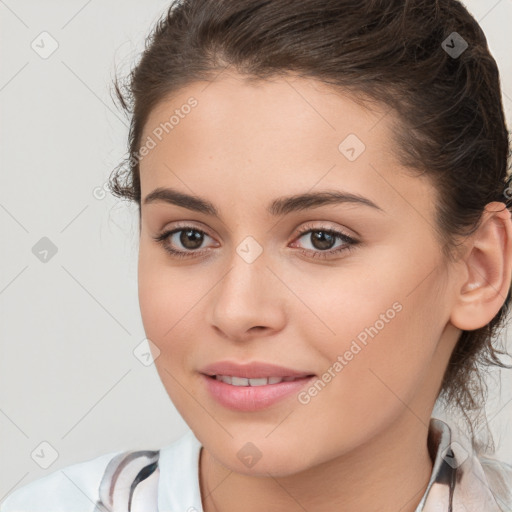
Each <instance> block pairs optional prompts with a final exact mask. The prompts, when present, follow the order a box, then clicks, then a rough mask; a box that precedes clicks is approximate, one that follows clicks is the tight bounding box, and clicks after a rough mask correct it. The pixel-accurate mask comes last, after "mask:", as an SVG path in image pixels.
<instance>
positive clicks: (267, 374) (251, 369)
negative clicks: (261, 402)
mask: <svg viewBox="0 0 512 512" xmlns="http://www.w3.org/2000/svg"><path fill="white" fill-rule="evenodd" d="M200 372H201V373H203V374H204V375H208V376H210V377H217V376H218V377H226V378H228V379H229V378H230V379H231V382H229V381H227V379H226V380H224V382H226V383H227V384H233V385H264V384H272V383H274V382H270V381H268V382H266V383H263V384H262V383H261V382H260V383H258V382H256V381H258V380H260V379H267V380H268V379H271V378H274V379H275V378H279V379H282V380H293V379H297V378H302V377H310V376H312V375H314V374H313V373H312V372H308V371H300V370H295V369H293V368H286V367H284V366H278V365H275V364H271V363H263V362H253V363H245V364H240V363H235V362H234V361H219V362H217V363H213V364H209V365H207V366H205V367H204V368H202V369H201V370H200ZM233 377H234V378H235V381H234V382H233ZM236 379H251V380H254V381H255V382H254V384H252V383H249V382H244V381H239V380H236Z"/></svg>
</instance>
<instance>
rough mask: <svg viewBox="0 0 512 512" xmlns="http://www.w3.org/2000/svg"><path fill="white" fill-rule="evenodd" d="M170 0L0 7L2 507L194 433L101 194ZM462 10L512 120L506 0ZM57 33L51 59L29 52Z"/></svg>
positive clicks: (130, 235)
mask: <svg viewBox="0 0 512 512" xmlns="http://www.w3.org/2000/svg"><path fill="white" fill-rule="evenodd" d="M168 4H169V2H168V1H167V0H165V1H164V0H150V1H149V0H146V1H144V2H143V1H140V0H122V1H121V0H108V1H100V0H89V1H85V0H72V1H71V0H68V1H63V0H62V1H49V0H46V1H36V0H32V1H29V0H5V1H2V0H0V24H1V27H0V38H1V40H0V48H1V57H0V66H1V68H0V105H1V109H2V121H1V124H0V130H1V132H0V136H1V140H2V145H1V157H0V162H1V171H2V186H1V189H0V221H1V229H2V235H1V236H2V241H1V247H2V260H1V267H0V268H1V271H0V315H1V316H0V326H1V345H0V349H1V353H0V463H1V467H0V501H1V500H2V499H3V497H5V496H6V495H7V494H8V493H10V492H11V491H13V490H14V489H16V488H17V487H19V486H21V485H25V484H27V483H29V482H30V481H32V480H34V479H36V478H39V477H41V476H43V475H45V474H47V473H49V472H51V471H54V470H57V469H59V468H62V467H64V466H66V465H69V464H72V463H75V462H78V461H82V460H86V459H90V458H93V457H96V456H98V455H100V454H103V453H107V452H113V451H116V450H124V449H129V448H147V449H152V448H159V447H161V446H165V445H166V444H169V443H171V442H172V441H173V440H175V439H176V438H177V437H179V436H180V435H181V434H182V433H184V432H185V431H186V429H187V428H188V427H187V426H186V424H185V423H184V421H183V420H182V419H181V417H180V416H179V415H178V413H177V412H176V410H175V408H174V407H173V405H172V403H171V402H170V400H169V398H168V397H167V394H166V392H165V390H164V388H163V386H162V385H161V383H160V380H159V378H158V375H157V373H156V370H155V368H154V366H152V365H150V366H145V365H144V364H143V363H142V362H141V361H140V360H139V359H137V358H136V357H135V356H134V353H133V351H134V349H136V347H138V346H139V344H140V343H141V341H142V340H143V339H144V338H145V335H144V330H143V327H142V322H141V320H140V312H139V307H138V301H137V280H136V279H137V274H136V270H137V229H138V228H137V218H136V210H135V208H134V207H129V206H128V205H127V203H122V202H120V201H118V200H117V199H115V198H113V197H111V196H110V195H109V194H108V193H107V192H105V193H104V197H102V196H103V194H102V193H101V187H102V186H103V184H104V183H105V182H106V180H107V177H108V176H109V174H110V171H111V170H112V169H113V168H114V167H115V165H117V164H118V163H119V161H120V160H121V158H122V157H123V156H124V154H125V145H126V137H127V127H128V121H127V120H126V119H125V118H124V117H123V116H122V114H121V113H120V112H119V111H117V110H116V108H115V106H114V105H113V102H112V100H111V97H110V91H109V88H110V85H111V81H112V77H113V75H114V72H115V70H116V69H117V70H118V71H119V72H120V73H121V74H126V72H127V71H128V70H129V68H130V66H131V65H132V64H133V62H134V60H135V58H136V57H137V55H138V52H139V51H140V50H141V49H142V48H143V44H144V38H145V36H146V35H147V33H148V31H149V29H150V27H151V26H152V24H153V23H154V22H155V21H156V20H157V18H158V17H159V15H160V14H161V13H162V12H163V11H164V9H165V8H166V7H167V6H168ZM467 6H468V7H469V9H470V10H471V12H472V13H473V14H474V15H475V17H476V18H477V19H479V20H481V24H482V27H483V29H484V31H485V32H486V34H487V37H488V40H489V44H490V47H491V50H492V52H493V54H494V56H495V57H496V59H497V60H498V64H499V65H500V69H501V73H502V78H503V89H504V101H505V106H506V110H507V116H508V119H509V123H510V121H511V120H512V59H511V58H510V53H509V52H510V48H512V31H511V27H512V0H500V1H496V0H493V1H488V0H471V1H468V2H467ZM43 31H46V32H48V33H49V34H50V36H44V35H43V36H41V35H40V34H41V33H42V32H43ZM52 40H55V41H56V42H57V43H58V48H57V50H56V51H55V52H54V53H53V54H52V55H51V56H49V57H48V58H46V59H44V58H42V57H41V56H40V54H38V53H36V51H35V50H34V49H33V48H32V47H31V45H32V44H33V45H34V46H35V47H36V48H38V51H39V52H43V51H48V50H49V49H51V44H52ZM33 41H34V43H33ZM43 237H47V238H49V239H50V240H51V242H52V243H53V244H55V246H56V247H57V250H58V251H57V253H56V254H55V255H54V256H53V257H51V258H50V257H48V261H47V262H42V261H40V259H38V258H37V257H36V256H35V255H34V254H33V252H32V248H33V246H34V245H35V244H36V243H37V242H38V241H39V240H40V239H41V238H43ZM509 338H510V336H509ZM508 346H509V350H511V351H512V343H511V340H510V339H509V342H508ZM510 374H512V371H509V372H508V374H507V376H506V378H504V379H503V383H502V387H503V389H504V392H503V394H502V395H501V397H500V396H499V395H498V393H497V391H498V385H497V383H498V381H491V394H492V395H491V398H490V400H489V404H488V414H489V418H490V419H491V428H492V433H493V434H494V438H495V441H496V443H497V445H498V446H497V456H499V457H500V458H502V459H504V460H507V461H508V462H509V463H512V440H511V437H510V435H507V433H508V434H509V433H510V431H511V428H512V401H511V400H512V392H511V391H510V390H511V388H512V378H511V375H510ZM507 438H508V439H507ZM42 442H47V443H49V444H50V445H51V447H53V448H49V447H48V446H47V445H41V443H42ZM52 449H53V450H55V451H56V452H57V454H58V456H57V458H56V460H55V461H54V462H53V463H52V464H51V465H50V466H49V467H48V468H47V469H43V468H42V467H40V464H43V465H45V464H48V463H50V462H51V460H52V454H53V451H52ZM31 454H33V458H32V456H31ZM36 461H37V462H38V463H39V464H38V463H36Z"/></svg>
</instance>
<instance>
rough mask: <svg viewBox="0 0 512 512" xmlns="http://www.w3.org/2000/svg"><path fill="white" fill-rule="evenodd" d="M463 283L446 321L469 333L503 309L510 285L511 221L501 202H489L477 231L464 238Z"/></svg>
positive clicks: (511, 255)
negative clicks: (466, 252)
mask: <svg viewBox="0 0 512 512" xmlns="http://www.w3.org/2000/svg"><path fill="white" fill-rule="evenodd" d="M468 243H469V244H470V246H469V248H468V249H469V251H468V256H467V257H466V258H465V261H464V262H462V261H461V262H460V263H461V265H465V268H463V269H462V270H463V271H464V282H463V283H462V286H461V287H460V290H458V291H457V296H456V302H455V304H454V307H453V310H452V315H451V317H450V321H451V323H452V324H453V325H455V326H456V327H458V328H459V329H461V330H465V331H471V330H475V329H479V328H480V327H483V326H484V325H486V324H488V323H489V322H490V321H491V320H492V319H493V318H494V316H495V315H496V314H497V313H498V311H499V310H500V308H501V307H502V306H503V303H504V302H505V299H506V297H507V294H508V290H509V288H510V285H511V275H512V220H511V214H510V211H509V210H507V208H506V206H505V204H504V203H499V202H492V203H489V204H488V205H487V206H486V208H485V210H484V212H483V214H482V220H481V224H480V226H479V228H478V229H477V231H476V232H475V233H473V235H471V237H470V238H469V239H468Z"/></svg>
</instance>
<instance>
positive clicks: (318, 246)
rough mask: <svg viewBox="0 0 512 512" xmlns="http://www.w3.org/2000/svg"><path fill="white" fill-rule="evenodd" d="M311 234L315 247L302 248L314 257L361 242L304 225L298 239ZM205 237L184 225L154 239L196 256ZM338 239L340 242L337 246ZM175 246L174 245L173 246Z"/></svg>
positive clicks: (175, 253)
mask: <svg viewBox="0 0 512 512" xmlns="http://www.w3.org/2000/svg"><path fill="white" fill-rule="evenodd" d="M306 235H309V243H310V244H311V245H312V246H313V248H307V249H301V252H302V253H303V254H305V255H307V256H312V257H313V258H318V257H319V258H328V257H331V256H335V255H337V254H339V253H341V252H343V251H348V250H350V249H352V248H353V247H354V246H355V245H357V244H358V243H359V242H358V241H357V240H355V239H354V238H352V237H350V236H348V235H346V234H345V233H343V232H341V231H337V230H335V229H332V228H324V227H321V226H320V227H318V226H317V227H312V226H306V227H304V228H303V229H302V230H301V231H300V232H299V233H298V234H297V236H296V240H300V239H301V238H304V237H306ZM205 237H208V238H211V237H210V236H209V235H207V234H206V233H205V232H204V231H202V230H200V229H197V228H195V227H193V226H183V227H180V228H176V229H173V230H168V231H164V232H162V233H161V234H159V235H157V236H156V237H154V239H155V240H156V241H157V242H158V243H159V244H161V245H162V246H163V248H164V249H165V250H166V251H167V252H168V253H169V254H171V255H172V256H175V257H178V258H186V257H194V256H195V254H194V253H202V252H204V249H201V248H200V247H201V245H202V244H203V242H204V239H205ZM336 240H340V242H341V243H340V244H339V245H338V246H336V245H335V244H336ZM178 244H181V246H182V247H184V249H185V250H179V249H175V248H174V247H176V245H178ZM173 246H174V247H173Z"/></svg>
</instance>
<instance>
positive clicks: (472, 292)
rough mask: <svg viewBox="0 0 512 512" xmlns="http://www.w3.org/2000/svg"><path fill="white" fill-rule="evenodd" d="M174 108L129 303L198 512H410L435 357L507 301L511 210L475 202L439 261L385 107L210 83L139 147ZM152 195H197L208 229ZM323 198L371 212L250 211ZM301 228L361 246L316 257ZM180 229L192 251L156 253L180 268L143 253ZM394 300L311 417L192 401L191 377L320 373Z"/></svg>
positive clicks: (193, 91)
mask: <svg viewBox="0 0 512 512" xmlns="http://www.w3.org/2000/svg"><path fill="white" fill-rule="evenodd" d="M191 96H193V97H194V98H196V99H197V101H198V104H197V106H196V107H195V108H194V109H192V110H191V112H190V113H189V114H188V115H187V116H184V117H183V118H182V119H180V122H179V124H177V125H176V126H174V128H173V129H172V130H171V131H169V133H167V134H165V135H164V136H163V137H162V140H161V141H158V143H157V144H156V147H154V148H153V149H151V151H150V152H149V153H148V154H147V155H146V156H145V157H144V158H143V159H142V160H141V163H140V168H141V197H142V205H141V226H140V227H141V230H140V252H139V300H140V307H141V314H142V319H143V323H144V328H145V331H146V335H147V337H148V338H149V339H150V340H151V341H152V342H153V343H154V344H155V346H157V347H158V349H159V350H160V355H159V357H157V358H156V360H155V364H156V367H157V370H158V372H159V375H160V378H161V379H162V382H163V384H164V386H165V388H166V390H167V392H168V394H169V396H170V398H171V399H172V401H173V403H174V404H175V406H176V408H177V409H178V411H179V412H180V414H181V415H182V416H183V418H184V419H185V421H186V422H187V423H188V425H189V426H190V428H191V429H192V430H193V431H194V433H195V435H196V436H197V438H198V439H199V440H200V442H201V443H202V445H203V449H202V450H201V455H200V471H199V473H200V474H199V477H200V486H201V494H202V499H203V507H204V510H205V512H215V511H216V512H234V511H239V510H242V509H243V510H244V511H245V512H256V511H258V512H259V511H261V510H268V511H273V512H280V511H285V510H286V511H287V512H290V511H304V510H308V511H310V512H312V511H315V512H324V511H325V512H327V511H332V510H343V511H344V512H356V511H357V512H360V511H361V510H365V511H382V512H396V511H401V512H412V511H414V510H415V508H416V506H417V504H418V503H419V501H420V499H421V497H422V495H423V493H424V492H425V489H426V485H427V482H428V480H429V478H430V474H431V471H432V462H431V460H430V457H429V454H428V451H427V433H428V424H429V419H430V416H431V412H432V409H433V406H434V403H435V400H436V397H437V395H438V393H439V390H440V385H441V380H442V376H443V373H444V370H445V368H446V365H447V362H448V359H449V357H450V354H451V352H452V351H453V348H454V346H455V343H456V341H457V338H458V336H459V334H460V331H461V329H476V328H478V327H480V326H482V325H485V324H486V323H487V322H489V321H490V320H491V319H492V317H493V316H494V315H495V314H496V312H497V311H498V310H499V308H500V307H501V305H502V304H503V302H504V299H505V297H506V292H507V288H508V285H509V284H510V279H511V267H512V242H511V240H512V237H511V229H512V228H511V220H510V213H509V212H507V211H506V210H505V211H500V207H503V205H501V204H499V203H491V204H490V205H489V208H488V209H487V210H486V212H485V213H484V216H483V223H482V225H481V227H480V229H479V230H478V232H477V233H475V235H473V236H472V237H468V238H467V239H465V240H464V245H463V249H462V257H461V258H460V259H459V260H457V261H455V262H450V261H448V260H447V259H446V258H445V256H444V255H443V253H442V250H441V246H440V244H439V240H438V238H437V236H436V233H435V232H434V228H433V226H434V225H435V220H434V219H435V217H434V215H435V211H434V206H433V202H434V201H433V198H434V197H435V193H436V191H435V189H434V188H433V185H432V184H431V183H430V182H429V181H428V179H427V178H425V177H413V176H412V174H410V173H407V172H406V170H405V169H403V168H402V167H401V166H400V165H399V163H398V161H397V158H396V156H395V153H394V152H393V143H392V129H393V124H392V123H393V120H394V117H393V116H392V115H391V114H390V113H388V114H387V115H386V112H388V109H386V108H385V107H382V108H380V107H377V106H375V105H374V106H373V107H372V110H371V111H370V110H367V109H365V108H364V107H363V106H361V105H359V104H357V103H355V102H353V101H352V100H351V99H350V97H349V96H347V95H343V94H341V93H338V94H334V93H333V91H332V89H328V88H327V87H326V86H324V85H322V84H320V83H319V82H317V81H314V80H311V79H305V78H294V79H292V78H290V77H287V78H286V79H284V78H277V79H275V80H273V81H266V82H258V83H252V84H250V83H247V82H245V81H244V80H243V79H242V77H240V76H238V75H236V74H233V75H227V74H226V75H224V76H222V77H220V78H218V79H217V80H215V81H214V82H211V83H210V82H208V83H205V82H197V83H193V84H190V85H188V86H187V87H186V88H184V89H183V90H181V91H180V92H177V93H175V94H174V95H173V96H172V97H171V98H168V99H166V100H165V101H162V102H161V103H160V104H159V105H157V107H156V108H154V109H153V111H152V112H151V114H150V116H149V118H148V120H147V122H146V125H145V131H144V134H143V137H142V140H146V137H147V136H149V135H151V133H152V131H153V130H154V128H155V127H157V126H159V124H160V123H162V122H165V121H166V120H168V119H169V117H170V115H172V113H173V112H174V111H175V109H180V108H181V106H182V105H184V104H186V103H187V100H188V98H190V97H191ZM348 134H356V135H357V137H358V138H359V139H360V140H361V141H363V142H364V144H365V146H366V149H365V150H364V152H362V153H361V154H360V156H359V157H358V158H357V159H355V160H354V161H349V159H347V158H346V157H345V156H344V155H343V154H342V153H341V152H340V150H339V149H338V146H339V144H340V143H341V142H342V141H343V140H344V139H345V138H346V137H347V135H348ZM157 187H170V188H173V189H175V190H178V191H179V192H182V193H184V194H190V195H195V196H199V197H201V198H203V199H205V200H207V201H209V202H211V203H213V205H214V206H215V207H216V209H217V210H218V212H219V218H217V217H215V216H214V215H212V214H211V213H205V212H199V211H193V210H189V209H186V208H185V207H183V206H177V205H175V204H171V203H168V202H165V201H154V202H150V203H148V204H144V199H145V197H146V196H147V195H148V194H149V193H150V192H152V191H153V190H154V189H156V188H157ZM324 190H331V191H333V190H336V191H343V192H346V193H351V194H355V195H358V196H361V197H364V198H366V199H367V200H369V201H371V202H373V203H374V204H375V205H376V206H377V207H378V208H376V207H372V206H369V205H368V204H363V203H361V202H344V203H338V204H324V205H321V206H316V207H314V208H308V209H303V210H300V211H291V212H288V213H286V214H283V215H280V216H278V217H274V216H272V215H270V213H269V212H268V211H267V209H266V208H267V205H269V204H270V203H271V202H272V201H274V200H275V199H276V198H278V197H282V196H291V195H295V194H302V193H306V192H309V193H315V192H319V191H324ZM177 223H179V226H178V225H177ZM304 226H307V227H308V229H313V230H318V231H321V230H322V228H323V229H324V230H325V229H330V230H335V231H340V232H342V233H344V234H345V235H347V236H349V237H352V238H353V239H355V240H356V241H357V242H358V243H356V244H354V245H352V248H351V249H350V250H348V249H346V250H344V251H342V252H340V253H337V254H331V255H330V256H329V255H328V254H327V257H326V258H325V259H323V258H321V257H320V256H321V255H319V254H316V257H314V256H313V254H315V253H321V252H323V253H324V254H326V252H327V251H329V250H330V251H331V252H332V251H334V250H336V249H337V248H339V247H341V246H345V247H348V243H347V242H345V241H344V239H340V238H336V239H335V240H334V241H333V242H332V245H331V246H329V247H326V248H325V249H323V247H325V244H324V246H321V245H320V244H318V242H317V243H315V240H314V239H312V236H311V233H309V234H302V235H300V234H299V232H300V231H301V230H303V228H304ZM178 227H181V228H182V229H183V228H184V227H187V228H188V229H196V230H200V231H203V232H205V233H206V234H205V235H203V238H202V239H201V238H200V240H202V243H199V244H197V245H196V246H195V247H199V248H198V249H190V248H189V247H193V246H192V245H189V247H187V246H184V245H183V244H182V243H181V242H180V240H183V239H184V238H183V237H182V238H181V239H180V234H182V232H179V233H177V234H174V235H170V236H169V237H168V239H167V241H166V243H167V244H168V246H171V247H172V248H173V249H175V250H177V251H182V252H185V253H187V257H184V258H177V257H175V256H172V255H171V254H169V253H168V252H166V250H165V249H164V247H163V246H162V245H161V244H159V243H157V242H156V241H155V240H154V237H156V236H158V235H159V234H160V233H162V232H163V231H164V230H169V229H177V228H178ZM193 234H195V236H196V237H199V236H200V234H199V233H197V232H193ZM248 236H251V237H253V238H254V239H255V240H256V241H257V243H258V244H259V246H260V247H261V249H262V253H261V254H260V255H259V257H258V258H256V259H255V260H254V261H253V262H251V263H248V262H247V261H246V260H244V259H243V258H242V257H240V255H239V254H238V253H237V247H238V246H239V244H240V243H241V242H242V241H244V240H245V239H246V237H248ZM333 247H334V248H333ZM303 250H305V251H306V252H305V253H303ZM194 251H195V252H194ZM396 303H399V305H401V309H400V311H399V312H396V314H394V315H393V318H392V319H391V320H388V321H387V322H386V323H385V325H384V326H383V328H381V329H380V328H379V332H378V334H377V335H376V336H375V337H374V338H373V339H372V338H369V341H368V343H367V345H366V346H364V347H363V349H362V350H361V351H360V352H358V353H357V355H356V356H354V357H353V359H352V360H350V361H348V362H347V364H346V365H345V366H344V367H343V369H342V371H340V372H339V373H337V374H336V376H335V377H334V378H332V380H331V381H330V382H329V383H328V384H327V385H326V386H325V388H324V389H322V390H321V391H320V392H319V393H318V394H317V395H316V396H314V397H313V398H311V400H310V401H309V402H308V403H301V402H300V401H299V400H298V398H297V396H296V395H292V396H289V397H286V398H285V399H284V400H281V401H279V402H277V403H275V404H273V405H271V406H269V407H267V408H265V409H263V410H259V411H249V412H247V411H243V412H241V411H234V410H230V409H229V408H226V407H225V406H223V405H221V404H219V403H218V402H217V401H215V400H214V399H213V398H212V397H211V396H210V394H209V393H208V392H207V390H206V389H205V386H204V382H203V376H202V375H201V374H200V373H199V369H201V368H202V367H203V366H205V365H206V364H209V363H213V362H216V361H220V360H226V359H228V360H233V361H237V362H252V361H259V362H271V363H274V364H279V365H282V366H286V367H289V368H293V369H297V370H301V371H304V372H308V373H310V374H315V375H316V376H321V375H323V374H324V372H326V370H327V369H328V368H329V367H331V368H332V366H333V363H334V362H335V361H336V360H337V358H338V356H339V355H343V354H345V352H346V351H347V350H349V349H350V345H351V343H352V341H353V340H354V339H356V338H357V336H358V335H360V333H361V332H363V331H364V330H365V328H367V327H369V326H374V325H376V321H377V320H379V318H382V317H380V315H381V314H383V313H385V312H386V311H388V310H389V309H390V308H391V309H392V306H393V304H396ZM247 442H251V443H253V444H254V445H255V446H256V447H257V448H258V450H259V452H260V453H261V458H260V459H259V460H258V461H257V463H256V464H254V465H253V466H252V467H248V466H246V465H245V464H244V463H242V461H241V460H240V459H239V458H238V457H237V453H238V452H239V450H240V449H241V448H242V447H243V446H244V445H245V444H246V443H247Z"/></svg>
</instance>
